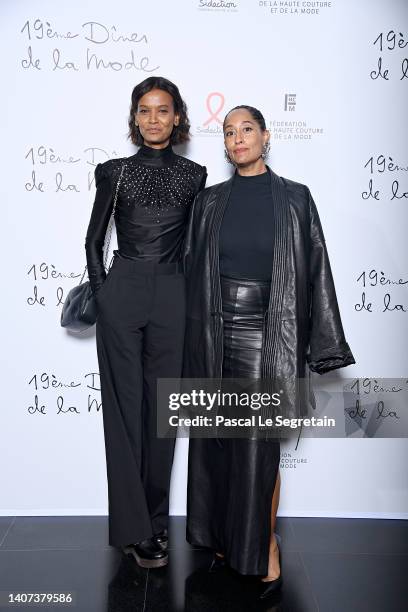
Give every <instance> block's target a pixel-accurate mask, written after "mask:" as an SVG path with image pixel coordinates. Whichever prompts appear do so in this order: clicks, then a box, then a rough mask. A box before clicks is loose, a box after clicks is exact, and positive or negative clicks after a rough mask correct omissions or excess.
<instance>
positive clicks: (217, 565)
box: [208, 554, 227, 574]
mask: <svg viewBox="0 0 408 612" xmlns="http://www.w3.org/2000/svg"><path fill="white" fill-rule="evenodd" d="M226 565H227V562H226V561H225V557H220V556H219V555H217V554H214V558H213V560H212V562H211V565H210V567H209V568H208V573H209V574H214V573H215V572H218V570H220V569H221V568H223V567H225V566H226Z"/></svg>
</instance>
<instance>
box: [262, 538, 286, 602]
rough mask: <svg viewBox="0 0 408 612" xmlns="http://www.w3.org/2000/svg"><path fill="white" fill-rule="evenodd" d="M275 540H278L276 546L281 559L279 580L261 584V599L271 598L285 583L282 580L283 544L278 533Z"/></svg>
mask: <svg viewBox="0 0 408 612" xmlns="http://www.w3.org/2000/svg"><path fill="white" fill-rule="evenodd" d="M275 538H276V544H277V546H278V558H279V567H280V574H279V576H278V577H277V578H275V580H270V581H269V582H261V587H260V594H259V599H266V598H267V597H269V596H270V595H272V594H273V593H275V592H276V591H277V590H278V589H279V588H280V587H281V586H282V583H283V579H282V554H281V542H282V538H281V537H280V536H279V535H278V534H277V533H275Z"/></svg>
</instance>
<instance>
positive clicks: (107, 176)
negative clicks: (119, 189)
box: [85, 163, 113, 294]
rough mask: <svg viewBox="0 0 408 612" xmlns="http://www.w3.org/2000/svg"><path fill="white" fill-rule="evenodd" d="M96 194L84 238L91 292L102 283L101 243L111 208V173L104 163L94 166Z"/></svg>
mask: <svg viewBox="0 0 408 612" xmlns="http://www.w3.org/2000/svg"><path fill="white" fill-rule="evenodd" d="M95 185H96V194H95V201H94V204H93V208H92V213H91V219H90V221H89V225H88V230H87V233H86V239H85V251H86V260H87V266H88V276H89V282H90V285H91V289H92V291H93V293H94V294H95V293H97V291H98V290H99V289H100V287H101V286H102V285H103V283H104V281H105V278H106V272H105V268H104V265H103V244H104V242H105V235H106V229H107V227H108V223H109V219H110V216H111V213H112V208H113V189H112V177H111V173H110V172H109V170H108V169H107V167H106V163H105V164H98V165H97V166H96V168H95Z"/></svg>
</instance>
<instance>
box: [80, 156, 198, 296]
mask: <svg viewBox="0 0 408 612" xmlns="http://www.w3.org/2000/svg"><path fill="white" fill-rule="evenodd" d="M122 167H123V173H122V178H121V180H120V184H119V189H118V198H117V203H116V210H115V224H116V233H117V239H118V249H119V253H120V254H122V255H125V256H126V257H132V258H136V259H140V260H143V261H155V262H156V263H165V262H166V263H168V262H177V261H179V260H180V255H181V247H182V244H183V239H184V232H185V228H186V223H187V216H188V212H189V208H190V205H191V203H192V201H193V199H194V197H195V196H196V194H197V193H198V192H199V191H200V190H201V189H203V188H204V185H205V181H206V178H207V172H206V168H205V167H204V166H200V165H199V164H196V163H195V162H193V161H191V160H189V159H186V158H185V157H181V156H180V155H176V154H175V153H174V152H173V150H172V148H171V145H169V146H168V147H166V148H165V149H152V148H151V147H148V146H146V145H142V147H141V148H140V149H139V151H138V152H137V153H136V155H132V156H131V157H127V158H119V159H110V160H108V161H107V162H105V163H103V164H98V165H97V166H96V168H95V184H96V196H95V202H94V205H93V209H92V214H91V219H90V222H89V226H88V231H87V234H86V240H85V249H86V258H87V265H88V276H89V281H90V284H91V287H92V291H93V292H94V293H96V292H97V291H98V289H99V288H100V287H101V286H102V284H103V282H104V280H105V277H106V272H105V269H104V266H103V244H104V241H105V235H106V230H107V227H108V223H109V219H110V216H111V213H112V208H113V202H114V197H115V191H116V186H117V183H118V180H119V177H120V174H121V170H122Z"/></svg>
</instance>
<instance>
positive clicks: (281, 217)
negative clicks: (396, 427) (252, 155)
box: [262, 167, 289, 378]
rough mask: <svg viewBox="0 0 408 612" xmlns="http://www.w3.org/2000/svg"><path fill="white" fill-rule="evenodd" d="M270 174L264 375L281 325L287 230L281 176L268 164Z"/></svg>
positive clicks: (271, 365)
mask: <svg viewBox="0 0 408 612" xmlns="http://www.w3.org/2000/svg"><path fill="white" fill-rule="evenodd" d="M268 170H269V173H270V176H271V193H272V201H273V203H274V206H275V225H274V232H275V240H274V251H273V267H272V276H271V291H270V295H269V306H268V311H267V313H266V316H265V323H266V325H265V338H264V348H263V356H262V357H263V359H262V376H263V378H273V377H274V371H275V364H276V351H277V346H278V339H279V331H280V325H281V313H282V304H283V295H284V289H285V271H286V262H287V245H288V230H289V199H288V195H287V191H286V187H285V185H284V183H283V181H282V179H281V178H280V177H279V176H278V175H277V174H275V172H273V171H272V170H271V169H270V168H269V167H268Z"/></svg>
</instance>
